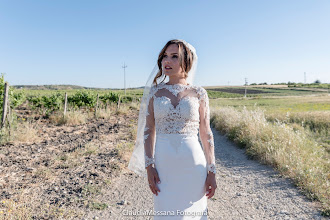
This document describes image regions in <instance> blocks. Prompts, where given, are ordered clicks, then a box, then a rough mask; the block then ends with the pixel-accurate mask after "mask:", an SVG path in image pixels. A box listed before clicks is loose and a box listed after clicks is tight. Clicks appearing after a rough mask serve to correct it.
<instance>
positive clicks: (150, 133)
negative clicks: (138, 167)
mask: <svg viewBox="0 0 330 220" xmlns="http://www.w3.org/2000/svg"><path fill="white" fill-rule="evenodd" d="M153 102H154V98H153V96H152V97H151V98H150V99H149V103H148V106H147V113H146V126H145V129H144V150H145V154H144V157H145V167H146V168H147V167H148V166H149V165H151V164H155V159H154V157H153V154H154V140H155V134H156V131H155V117H154V107H153V106H154V105H153Z"/></svg>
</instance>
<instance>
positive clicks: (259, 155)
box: [211, 107, 330, 215]
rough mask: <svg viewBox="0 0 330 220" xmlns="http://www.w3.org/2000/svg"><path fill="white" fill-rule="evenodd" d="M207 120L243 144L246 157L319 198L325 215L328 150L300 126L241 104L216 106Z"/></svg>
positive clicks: (329, 208) (329, 210) (328, 204)
mask: <svg viewBox="0 0 330 220" xmlns="http://www.w3.org/2000/svg"><path fill="white" fill-rule="evenodd" d="M211 120H212V124H213V125H214V126H215V128H216V129H217V130H219V131H221V132H222V133H225V134H226V135H227V137H228V138H230V139H232V140H233V141H235V142H236V143H238V144H239V145H241V146H242V147H245V148H246V150H247V151H246V152H247V154H248V155H249V156H250V157H252V158H255V159H258V160H260V161H261V162H263V163H266V164H270V165H272V166H274V167H275V168H276V169H277V170H278V171H279V172H281V173H282V174H284V175H285V176H287V177H290V178H291V179H293V180H294V182H295V184H296V185H297V186H298V187H299V188H300V189H301V190H302V191H303V193H304V194H305V195H306V196H307V197H308V198H310V199H313V200H314V199H315V200H318V201H320V202H321V203H322V206H323V212H322V213H323V214H324V215H329V213H330V202H329V201H330V194H329V190H328V189H329V170H330V167H329V153H328V152H327V151H326V149H325V148H324V147H322V146H321V145H319V144H318V143H317V142H316V141H315V140H313V139H311V138H309V136H308V134H307V133H306V132H305V129H304V128H303V127H302V126H298V125H296V126H292V125H290V124H286V123H284V122H281V121H279V120H276V121H274V122H270V121H267V118H266V115H265V110H262V109H260V108H255V109H252V110H248V109H247V108H245V107H243V108H242V109H241V110H239V109H235V108H234V107H222V108H217V109H215V110H213V111H212V119H211Z"/></svg>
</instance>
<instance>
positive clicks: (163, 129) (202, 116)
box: [144, 83, 216, 173]
mask: <svg viewBox="0 0 330 220" xmlns="http://www.w3.org/2000/svg"><path fill="white" fill-rule="evenodd" d="M147 103H148V107H147V112H146V126H145V129H144V148H145V166H146V167H148V166H149V165H151V164H155V159H154V157H153V153H154V141H155V135H156V134H163V133H164V134H188V135H190V134H191V135H194V134H196V135H197V134H198V133H199V136H200V139H201V142H202V145H203V151H204V154H205V157H206V161H207V164H208V171H210V172H213V173H215V172H216V170H215V157H214V139H213V134H212V131H211V128H210V109H209V99H208V95H207V92H206V90H205V89H204V88H203V87H200V86H194V85H183V84H173V85H168V84H165V83H160V84H158V85H157V86H153V87H152V88H151V89H150V93H149V96H148V101H147Z"/></svg>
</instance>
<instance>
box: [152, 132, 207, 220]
mask: <svg viewBox="0 0 330 220" xmlns="http://www.w3.org/2000/svg"><path fill="white" fill-rule="evenodd" d="M155 161H156V163H155V167H156V169H157V172H158V175H159V178H160V181H161V183H160V184H158V187H159V189H160V192H158V195H157V196H156V195H155V194H154V196H153V197H154V214H155V215H154V219H207V197H206V195H205V193H206V190H205V181H206V177H207V166H206V164H207V163H206V158H205V155H204V152H203V149H202V147H201V145H200V143H199V141H198V136H197V135H186V134H157V135H156V143H155Z"/></svg>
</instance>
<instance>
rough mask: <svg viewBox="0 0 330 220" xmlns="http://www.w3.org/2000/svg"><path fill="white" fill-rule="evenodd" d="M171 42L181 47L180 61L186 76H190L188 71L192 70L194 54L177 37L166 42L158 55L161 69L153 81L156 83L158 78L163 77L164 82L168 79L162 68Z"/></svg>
mask: <svg viewBox="0 0 330 220" xmlns="http://www.w3.org/2000/svg"><path fill="white" fill-rule="evenodd" d="M171 44H176V45H178V47H179V62H180V66H181V68H182V69H183V70H184V72H185V78H187V77H188V72H189V71H190V69H191V67H192V64H193V61H194V54H193V53H192V52H191V51H190V49H189V48H188V47H187V46H186V45H185V44H184V43H183V42H182V41H180V40H177V39H173V40H170V41H168V42H167V43H166V44H165V46H164V47H163V49H162V50H161V51H160V53H159V55H158V60H157V64H158V68H159V71H158V73H157V75H156V76H155V78H154V81H153V83H154V84H156V85H157V79H158V78H162V77H163V80H162V81H161V82H163V81H164V80H165V79H166V75H165V74H163V70H162V60H163V58H164V53H165V51H166V49H167V48H168V46H170V45H171Z"/></svg>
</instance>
